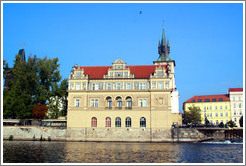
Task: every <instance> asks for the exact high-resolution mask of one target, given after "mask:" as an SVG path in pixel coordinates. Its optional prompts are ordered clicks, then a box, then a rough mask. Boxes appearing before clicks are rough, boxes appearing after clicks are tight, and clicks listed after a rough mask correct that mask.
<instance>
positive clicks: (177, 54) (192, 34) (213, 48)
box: [3, 3, 244, 109]
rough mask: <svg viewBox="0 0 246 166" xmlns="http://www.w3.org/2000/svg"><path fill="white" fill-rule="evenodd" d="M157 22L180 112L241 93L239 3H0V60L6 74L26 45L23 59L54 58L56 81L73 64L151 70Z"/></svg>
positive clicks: (156, 37) (65, 73)
mask: <svg viewBox="0 0 246 166" xmlns="http://www.w3.org/2000/svg"><path fill="white" fill-rule="evenodd" d="M140 11H142V14H139V12H140ZM163 20H164V27H165V33H166V36H167V37H168V39H169V40H170V47H171V53H170V58H172V59H173V60H175V62H176V68H175V70H176V74H175V78H176V85H177V89H178V90H179V93H180V109H182V104H183V102H184V101H186V100H187V99H189V98H191V97H192V96H194V95H210V94H225V93H227V92H228V88H237V87H243V56H244V55H243V4H242V3H240V4H239V3H196V4H194V3H158V4H156V3H155V4H154V3H152V4H150V3H147V4H146V3H145V4H143V3H127V4H122V3H120V4H119V3H110V4H107V3H104V4H84V3H81V4H78V3H75V4H64V3H62V4H59V3H55V4H51V3H48V4H37V3H36V4H27V3H23V4H21V3H16V4H13V3H10V4H7V3H5V4H4V5H3V58H4V60H7V62H8V63H9V65H10V66H11V67H12V66H13V60H14V58H15V55H16V54H17V53H18V50H19V49H20V44H21V48H23V43H25V47H24V48H25V51H26V56H29V55H30V54H32V55H37V56H38V57H40V58H43V57H44V56H47V57H48V58H55V57H58V58H59V63H60V71H61V75H62V77H63V78H68V77H69V74H70V71H71V69H72V66H73V65H74V64H75V63H77V64H78V65H81V66H103V65H107V66H108V65H111V64H112V62H113V61H114V60H116V59H117V58H118V57H120V58H121V59H122V60H124V61H125V62H126V63H127V65H152V64H153V61H155V60H157V58H158V41H159V40H160V38H161V35H162V27H163Z"/></svg>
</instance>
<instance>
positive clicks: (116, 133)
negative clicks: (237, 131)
mask: <svg viewBox="0 0 246 166" xmlns="http://www.w3.org/2000/svg"><path fill="white" fill-rule="evenodd" d="M150 133H151V134H150ZM11 135H12V136H13V140H46V141H48V140H51V141H127V142H197V141H202V140H207V139H213V136H211V135H210V136H208V135H206V134H204V133H202V132H200V131H198V130H197V129H194V128H173V129H157V128H156V129H153V128H152V129H150V128H128V129H127V128H71V129H69V130H67V129H58V128H49V127H26V126H25V127H20V126H14V127H10V126H4V127H3V138H4V139H9V137H10V136H11ZM215 135H216V134H215ZM214 138H216V139H217V138H218V139H224V134H218V135H217V136H216V137H214Z"/></svg>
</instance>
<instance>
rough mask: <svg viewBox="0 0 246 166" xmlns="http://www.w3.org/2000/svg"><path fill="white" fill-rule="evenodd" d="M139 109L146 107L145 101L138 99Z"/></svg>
mask: <svg viewBox="0 0 246 166" xmlns="http://www.w3.org/2000/svg"><path fill="white" fill-rule="evenodd" d="M138 106H139V107H146V106H147V99H139V100H138Z"/></svg>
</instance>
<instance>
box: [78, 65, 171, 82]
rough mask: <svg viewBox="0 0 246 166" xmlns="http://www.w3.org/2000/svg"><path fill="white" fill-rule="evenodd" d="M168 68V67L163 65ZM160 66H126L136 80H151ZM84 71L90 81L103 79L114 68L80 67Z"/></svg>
mask: <svg viewBox="0 0 246 166" xmlns="http://www.w3.org/2000/svg"><path fill="white" fill-rule="evenodd" d="M161 66H162V67H165V68H166V65H161ZM156 67H159V65H132V66H126V68H129V69H130V73H131V74H134V75H135V78H149V77H150V74H153V73H154V72H155V68H156ZM82 68H83V69H84V74H85V75H89V78H90V79H102V78H103V76H104V75H105V74H107V73H108V69H109V68H112V66H80V69H82Z"/></svg>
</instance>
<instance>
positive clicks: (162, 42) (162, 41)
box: [161, 25, 166, 46]
mask: <svg viewBox="0 0 246 166" xmlns="http://www.w3.org/2000/svg"><path fill="white" fill-rule="evenodd" d="M161 44H162V45H163V46H165V45H166V36H165V31H164V25H163V30H162V39H161Z"/></svg>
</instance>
